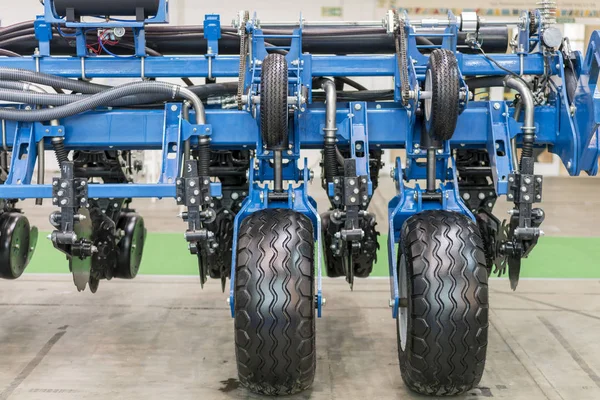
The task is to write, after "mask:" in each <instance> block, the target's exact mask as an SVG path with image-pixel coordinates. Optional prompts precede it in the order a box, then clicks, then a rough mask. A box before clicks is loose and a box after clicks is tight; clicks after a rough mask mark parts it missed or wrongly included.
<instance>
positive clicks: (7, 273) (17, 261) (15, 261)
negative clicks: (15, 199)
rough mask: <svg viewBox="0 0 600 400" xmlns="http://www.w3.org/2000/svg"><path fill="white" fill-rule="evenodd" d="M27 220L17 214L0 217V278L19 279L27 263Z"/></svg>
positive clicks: (28, 232) (28, 240) (11, 213)
mask: <svg viewBox="0 0 600 400" xmlns="http://www.w3.org/2000/svg"><path fill="white" fill-rule="evenodd" d="M30 231H31V229H30V226H29V220H28V219H27V217H25V216H24V215H23V214H20V213H18V212H5V213H2V214H1V215H0V232H1V233H2V234H1V235H0V278H4V279H17V278H19V277H20V276H21V275H22V274H23V272H24V271H25V268H26V267H27V264H28V263H29V257H28V255H29V247H30V243H29V242H30V240H31V234H30Z"/></svg>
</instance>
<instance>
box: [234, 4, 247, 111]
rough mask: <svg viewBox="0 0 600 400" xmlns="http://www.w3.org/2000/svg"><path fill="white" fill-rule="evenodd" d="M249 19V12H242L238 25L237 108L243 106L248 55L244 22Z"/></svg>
mask: <svg viewBox="0 0 600 400" xmlns="http://www.w3.org/2000/svg"><path fill="white" fill-rule="evenodd" d="M249 19H250V13H249V12H248V11H245V12H244V19H243V21H241V22H242V26H241V27H240V31H241V34H240V68H239V74H238V76H239V78H238V87H237V105H238V110H241V109H243V108H244V103H243V101H242V96H243V95H244V86H245V84H246V60H247V57H248V32H246V23H247V22H248V20H249Z"/></svg>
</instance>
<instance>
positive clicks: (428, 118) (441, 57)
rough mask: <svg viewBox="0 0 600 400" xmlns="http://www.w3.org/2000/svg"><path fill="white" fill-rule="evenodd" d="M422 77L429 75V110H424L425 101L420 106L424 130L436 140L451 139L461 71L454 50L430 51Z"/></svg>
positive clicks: (456, 113) (425, 106) (454, 123)
mask: <svg viewBox="0 0 600 400" xmlns="http://www.w3.org/2000/svg"><path fill="white" fill-rule="evenodd" d="M425 77H426V80H427V79H428V78H429V77H431V91H432V96H431V111H430V112H428V111H427V105H424V106H423V109H424V115H425V131H426V132H427V133H428V134H429V135H430V136H431V137H432V138H434V139H436V140H450V138H452V135H454V130H455V129H456V122H457V120H458V114H459V105H460V104H459V103H460V98H459V96H460V71H459V69H458V62H457V61H456V56H455V55H454V53H453V52H452V51H450V50H447V49H435V50H434V51H432V52H431V55H430V56H429V64H428V65H427V72H426V74H425ZM425 84H426V85H427V82H426V83H425ZM425 103H426V104H427V100H425Z"/></svg>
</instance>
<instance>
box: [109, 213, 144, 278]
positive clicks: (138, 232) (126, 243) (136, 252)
mask: <svg viewBox="0 0 600 400" xmlns="http://www.w3.org/2000/svg"><path fill="white" fill-rule="evenodd" d="M117 229H119V230H123V232H124V233H125V235H124V236H123V237H122V238H121V240H120V241H119V243H118V245H117V246H118V255H117V264H116V267H115V270H114V274H113V275H114V277H115V278H121V279H134V278H135V277H136V276H137V274H138V272H139V270H140V265H141V263H142V255H143V254H144V242H145V241H146V228H145V226H144V219H143V218H142V217H141V216H140V215H139V214H137V213H133V212H130V213H126V214H121V217H120V218H119V221H118V225H117ZM133 246H135V247H133Z"/></svg>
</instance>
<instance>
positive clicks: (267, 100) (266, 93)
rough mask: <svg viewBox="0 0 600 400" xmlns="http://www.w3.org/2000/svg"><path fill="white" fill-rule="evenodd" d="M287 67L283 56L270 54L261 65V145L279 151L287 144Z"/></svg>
mask: <svg viewBox="0 0 600 400" xmlns="http://www.w3.org/2000/svg"><path fill="white" fill-rule="evenodd" d="M287 98H288V65H287V60H286V58H285V56H284V55H282V54H269V55H268V56H266V57H265V59H264V60H263V63H262V71H261V80H260V129H261V135H262V140H263V145H264V146H266V148H267V149H269V150H282V149H283V148H284V147H287V142H288V103H287Z"/></svg>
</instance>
